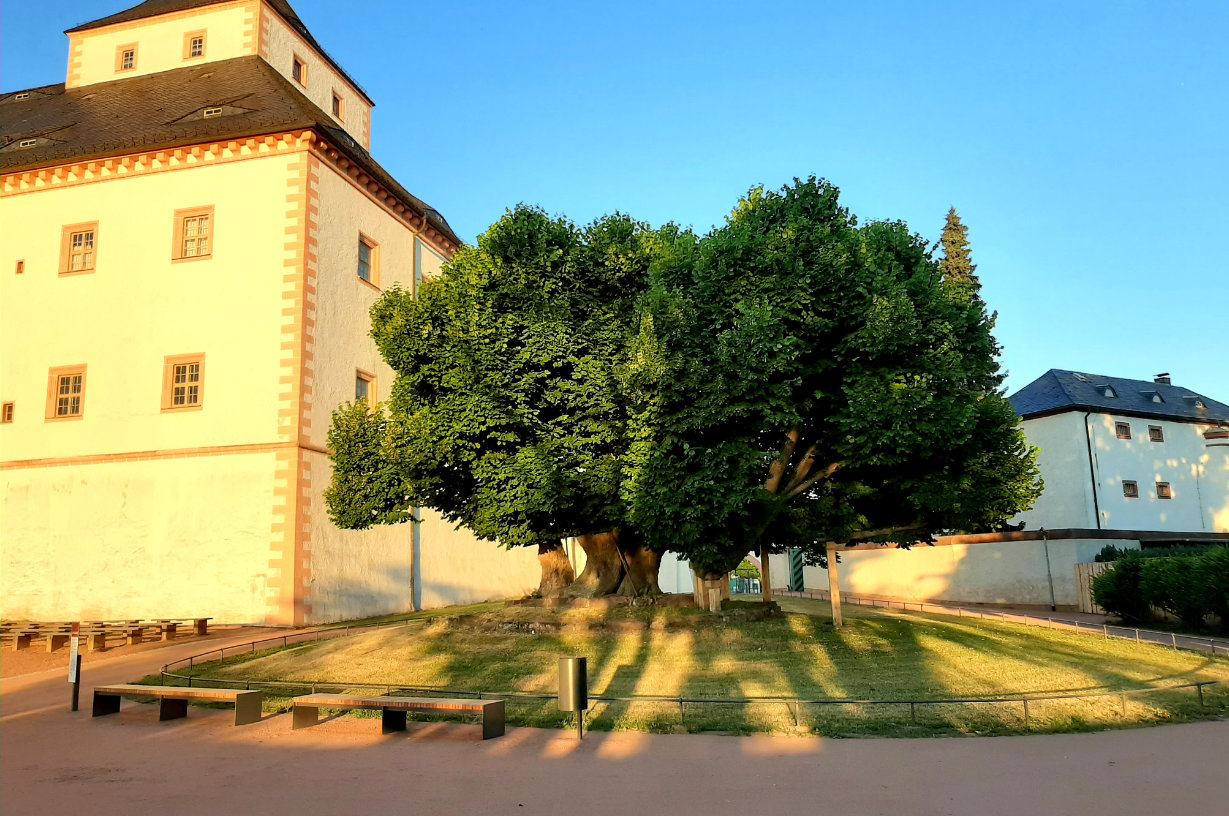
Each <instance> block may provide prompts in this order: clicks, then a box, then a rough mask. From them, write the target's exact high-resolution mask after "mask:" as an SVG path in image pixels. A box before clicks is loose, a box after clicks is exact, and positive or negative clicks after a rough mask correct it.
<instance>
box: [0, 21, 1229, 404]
mask: <svg viewBox="0 0 1229 816" xmlns="http://www.w3.org/2000/svg"><path fill="white" fill-rule="evenodd" d="M292 3H293V5H294V7H295V8H296V9H297V10H298V12H299V14H300V16H301V17H302V18H303V20H304V22H305V23H306V24H307V25H308V27H309V28H311V29H312V31H313V33H315V35H316V37H317V39H319V40H320V41H321V43H322V44H323V45H324V47H325V48H327V49H328V50H329V51H330V52H331V53H332V55H333V56H334V57H335V58H336V59H337V60H338V61H339V62H340V63H341V64H342V65H343V66H344V67H345V68H346V69H347V71H349V72H350V73H351V74H352V75H353V76H354V77H355V78H356V79H357V80H358V81H359V82H360V83H361V84H362V85H363V86H364V87H365V88H366V90H367V92H368V93H369V94H371V96H372V97H373V98H374V99H375V100H376V103H377V107H376V110H375V112H374V117H373V133H374V138H373V151H372V152H373V153H374V154H375V156H376V158H377V159H378V160H379V161H380V162H381V163H382V164H384V165H385V167H387V168H388V169H389V170H390V171H391V172H392V173H393V174H394V175H395V176H396V177H397V178H398V179H399V180H400V181H401V182H402V183H403V184H405V186H406V187H407V188H409V189H410V190H411V191H413V192H414V193H415V194H416V195H418V196H420V197H421V198H423V199H424V200H426V201H428V202H430V203H431V204H432V205H434V206H435V207H437V208H438V209H439V210H440V211H441V212H442V213H443V214H444V216H445V217H446V218H448V220H449V221H450V222H451V223H452V225H453V227H454V228H455V229H456V230H457V232H458V233H459V234H460V235H461V237H462V238H463V239H465V240H467V241H472V240H473V238H474V237H475V236H476V235H477V234H478V233H480V232H481V231H482V230H483V229H484V228H485V227H486V225H488V224H489V223H490V222H492V221H493V220H495V219H496V218H498V217H499V216H500V214H501V213H502V212H503V211H504V209H505V208H506V207H510V206H512V205H514V204H516V203H517V202H519V201H525V202H530V203H534V204H539V205H541V206H543V207H545V208H546V209H547V210H548V211H550V212H553V213H563V214H566V215H568V216H569V217H571V218H572V219H573V220H575V221H577V222H586V221H589V220H591V219H593V218H595V217H597V216H599V215H601V214H603V213H606V212H611V211H614V210H621V211H624V212H628V213H630V214H632V215H634V216H635V217H637V218H640V219H642V220H645V221H650V222H652V223H654V224H658V223H661V222H663V221H668V220H674V221H678V222H680V223H683V224H688V225H692V226H694V227H695V228H696V229H698V230H700V231H705V230H707V229H708V228H710V227H711V226H712V225H714V224H716V223H718V222H720V221H721V220H722V218H723V217H724V215H725V213H726V212H728V211H729V210H730V208H731V207H732V206H733V205H734V203H735V201H736V200H737V198H738V197H739V196H740V195H741V194H742V193H744V192H745V191H746V190H747V189H748V188H749V187H751V186H752V185H754V184H759V183H763V184H766V185H768V186H770V187H778V186H780V185H781V184H784V183H785V182H787V181H788V180H789V179H790V178H792V177H794V176H806V175H808V174H811V173H815V174H817V175H820V176H824V177H826V178H828V179H829V180H831V181H832V182H833V183H835V184H837V185H838V186H839V187H840V188H841V190H842V198H843V200H844V202H845V204H846V205H847V206H849V207H850V208H851V209H852V210H853V211H854V212H855V213H857V214H858V215H859V216H860V217H861V218H863V219H871V218H890V219H903V220H904V221H906V222H908V224H909V225H910V227H911V228H912V229H913V230H914V231H916V232H920V233H922V234H923V235H925V236H927V237H928V238H930V239H936V238H937V237H938V235H939V231H940V229H941V227H942V224H943V218H944V215H945V214H946V212H947V208H948V207H949V206H951V205H955V206H956V208H957V210H958V211H959V212H960V214H961V216H962V217H963V219H964V221H965V223H966V225H967V226H968V227H969V232H970V238H971V243H972V249H973V258H974V261H975V262H976V263H977V264H978V273H979V274H980V276H981V278H982V282H983V285H984V290H983V294H984V296H985V297H986V300H987V301H988V302H989V304H990V306H991V308H993V309H996V310H998V312H999V323H998V331H997V334H998V338H999V341H1000V342H1001V343H1002V344H1003V346H1004V352H1003V363H1004V366H1005V367H1006V368H1007V369H1008V370H1009V372H1010V375H1011V376H1010V379H1009V381H1008V386H1009V388H1010V389H1011V390H1016V389H1018V388H1021V387H1023V386H1024V385H1026V384H1027V383H1028V382H1030V381H1031V380H1032V379H1034V378H1035V377H1037V376H1038V375H1040V374H1041V373H1042V372H1044V371H1045V370H1046V369H1048V368H1072V369H1076V370H1082V371H1089V372H1093V373H1100V374H1107V375H1113V376H1121V377H1136V378H1140V379H1147V378H1149V377H1151V376H1152V375H1153V374H1156V373H1158V372H1161V371H1168V372H1172V374H1173V378H1174V383H1175V384H1176V385H1184V386H1186V387H1188V388H1192V389H1194V390H1196V391H1199V392H1201V393H1204V394H1206V395H1208V396H1210V397H1213V398H1215V399H1219V400H1221V401H1225V402H1229V260H1227V258H1229V247H1227V244H1229V45H1227V44H1226V43H1227V41H1226V32H1229V2H1224V1H1223V0H1207V1H1206V2H1202V3H1188V2H1168V1H1167V2H1160V0H1157V2H1150V3H1148V2H1131V0H1123V2H1115V3H1105V2H1061V3H1059V2H1029V3H1015V4H1003V3H986V2H965V3H944V2H934V3H921V2H878V3H835V2H827V3H825V2H815V1H814V0H812V1H811V2H804V3H761V4H747V3H723V2H713V1H712V0H709V2H696V3H671V2H668V0H659V2H653V3H641V2H624V3H621V4H616V5H614V6H611V5H608V4H590V3H583V2H576V0H572V2H560V3H541V2H520V3H515V4H513V3H498V2H492V3H477V2H461V1H460V0H457V1H456V2H448V3H408V2H387V1H385V2H353V3H349V4H346V6H345V7H346V8H347V9H349V10H350V11H352V12H353V14H352V19H351V20H344V19H343V20H338V19H337V15H336V9H337V4H336V3H335V2H327V3H326V2H324V0H292ZM133 4H135V0H72V2H55V3H16V2H8V3H4V4H3V6H2V7H0V9H2V10H0V37H2V44H0V78H2V80H3V87H4V89H5V90H14V89H19V88H25V87H30V86H34V85H41V84H48V83H53V82H62V81H63V80H64V72H65V65H66V61H67V52H68V39H67V37H65V36H63V34H61V32H62V31H63V30H64V29H66V28H69V27H71V26H73V25H76V24H78V23H82V22H85V21H87V20H92V19H95V18H98V17H101V16H105V15H106V14H110V13H113V12H115V11H118V10H120V9H121V8H125V7H127V6H129V5H133Z"/></svg>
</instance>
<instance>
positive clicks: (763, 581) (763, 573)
mask: <svg viewBox="0 0 1229 816" xmlns="http://www.w3.org/2000/svg"><path fill="white" fill-rule="evenodd" d="M760 590H761V591H762V592H763V593H764V603H772V578H770V577H769V574H768V545H767V544H761V545H760Z"/></svg>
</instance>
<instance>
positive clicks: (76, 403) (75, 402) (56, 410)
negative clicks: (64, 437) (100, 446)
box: [46, 365, 85, 420]
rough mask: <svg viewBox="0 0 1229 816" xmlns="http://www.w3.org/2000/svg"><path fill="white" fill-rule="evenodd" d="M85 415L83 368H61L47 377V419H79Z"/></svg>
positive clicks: (81, 366)
mask: <svg viewBox="0 0 1229 816" xmlns="http://www.w3.org/2000/svg"><path fill="white" fill-rule="evenodd" d="M84 414H85V366H84V365H77V366H61V367H59V368H53V369H51V371H50V372H49V373H48V375H47V415H46V416H47V419H49V420H55V419H81V417H82V416H83V415H84Z"/></svg>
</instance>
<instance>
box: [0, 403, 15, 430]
mask: <svg viewBox="0 0 1229 816" xmlns="http://www.w3.org/2000/svg"><path fill="white" fill-rule="evenodd" d="M12 421H13V403H11V402H6V403H4V408H2V409H0V422H2V423H4V424H5V425H7V424H8V423H10V422H12Z"/></svg>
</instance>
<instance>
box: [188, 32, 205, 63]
mask: <svg viewBox="0 0 1229 816" xmlns="http://www.w3.org/2000/svg"><path fill="white" fill-rule="evenodd" d="M203 56H205V32H204V31H189V32H188V33H187V34H184V35H183V58H184V59H197V58H198V57H203Z"/></svg>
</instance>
